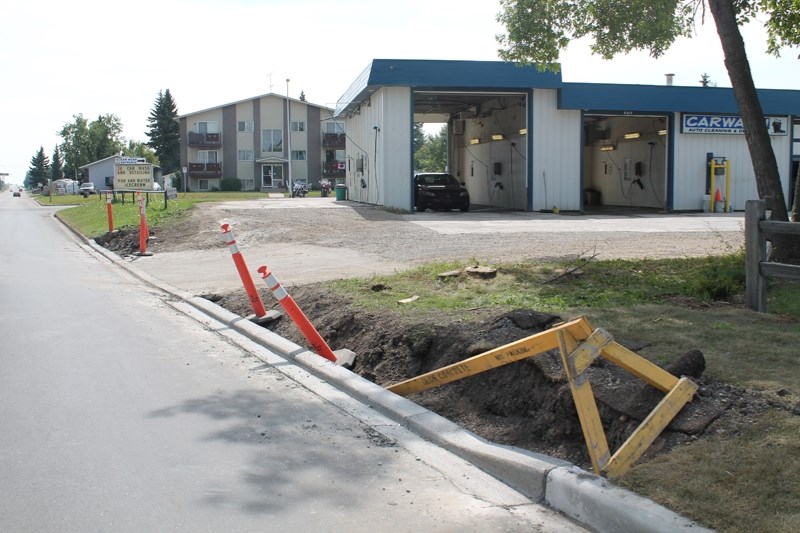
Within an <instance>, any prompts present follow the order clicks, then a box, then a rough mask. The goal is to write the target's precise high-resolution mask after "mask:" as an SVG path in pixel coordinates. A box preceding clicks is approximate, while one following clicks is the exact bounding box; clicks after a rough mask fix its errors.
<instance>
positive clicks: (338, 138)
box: [322, 133, 345, 150]
mask: <svg viewBox="0 0 800 533" xmlns="http://www.w3.org/2000/svg"><path fill="white" fill-rule="evenodd" d="M322 146H323V147H324V148H334V149H339V150H344V148H345V135H344V133H326V134H324V135H323V136H322Z"/></svg>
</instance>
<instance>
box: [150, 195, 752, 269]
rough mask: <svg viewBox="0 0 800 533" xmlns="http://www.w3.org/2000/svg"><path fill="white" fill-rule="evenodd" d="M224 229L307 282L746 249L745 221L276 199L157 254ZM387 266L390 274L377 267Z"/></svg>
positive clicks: (170, 235) (163, 246) (230, 211)
mask: <svg viewBox="0 0 800 533" xmlns="http://www.w3.org/2000/svg"><path fill="white" fill-rule="evenodd" d="M222 222H228V223H230V224H231V226H232V227H233V231H234V236H235V237H236V240H237V241H238V243H239V244H240V246H241V248H242V250H243V252H245V251H246V250H251V251H252V252H251V251H247V252H246V254H247V255H248V256H251V255H253V252H255V253H258V254H263V255H265V256H267V257H270V267H271V268H273V270H274V271H276V273H277V272H278V270H277V266H274V265H275V264H276V263H274V262H275V261H277V264H279V263H281V257H283V256H292V255H293V256H297V257H302V258H303V261H305V262H309V261H310V262H317V263H318V264H317V265H316V266H317V267H318V268H317V270H319V271H321V272H319V275H317V276H313V279H308V280H307V282H309V283H311V282H316V281H322V280H324V279H325V278H327V279H331V278H339V277H347V276H351V275H363V274H364V273H365V272H368V271H369V270H370V268H372V270H373V271H386V269H389V270H393V269H397V268H398V267H400V268H402V267H404V266H405V267H410V266H414V265H417V264H420V263H424V262H429V261H433V260H452V259H463V260H470V259H475V260H476V261H479V262H500V261H515V260H524V259H545V258H556V257H575V256H578V255H581V254H590V255H593V254H595V253H596V254H597V258H598V259H613V258H636V257H648V258H665V257H684V256H702V255H713V254H722V253H726V252H730V251H732V250H737V249H739V248H740V247H741V246H743V243H744V232H743V217H742V216H741V214H724V215H723V214H718V215H708V214H703V213H691V214H660V213H657V212H650V213H642V212H635V211H629V212H628V214H625V215H619V214H616V215H614V214H599V213H598V214H584V215H572V214H558V215H557V214H549V213H523V212H502V211H488V210H486V211H479V210H473V211H470V212H469V213H461V212H457V211H453V212H430V211H429V212H426V213H416V214H407V213H405V214H403V213H394V212H390V211H387V210H385V209H381V208H378V207H374V206H368V205H362V204H357V203H354V202H337V201H335V200H333V199H331V198H305V199H299V198H270V199H264V200H260V201H249V202H227V203H220V204H200V205H198V206H197V207H196V209H195V210H194V212H193V214H192V216H191V217H190V218H189V219H188V220H186V221H184V222H182V223H181V224H179V225H176V226H173V227H170V228H160V229H159V233H158V235H157V240H156V242H155V243H154V244H153V246H152V247H151V249H152V251H154V252H155V253H156V255H157V256H158V255H159V254H160V255H162V256H163V255H170V254H172V253H180V252H185V253H190V252H191V251H198V250H209V249H211V248H224V247H225V245H224V243H223V241H222V238H221V230H220V224H221V223H222ZM225 260H226V261H227V262H230V259H229V258H227V257H225ZM341 261H343V262H345V263H346V264H348V265H351V262H354V263H358V262H363V263H365V265H366V267H367V268H366V270H365V269H361V268H355V267H352V268H350V267H348V268H347V269H345V270H343V269H341V268H337V264H338V263H340V262H341ZM154 262H156V261H154ZM381 263H383V264H384V266H385V267H386V268H383V269H382V268H379V267H380V264H381ZM185 264H186V263H185V262H184V265H185ZM293 281H294V282H295V283H302V280H293Z"/></svg>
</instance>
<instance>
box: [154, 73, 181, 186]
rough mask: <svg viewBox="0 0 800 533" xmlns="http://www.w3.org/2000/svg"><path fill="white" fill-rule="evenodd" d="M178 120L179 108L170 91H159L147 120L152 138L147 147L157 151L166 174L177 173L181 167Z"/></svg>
mask: <svg viewBox="0 0 800 533" xmlns="http://www.w3.org/2000/svg"><path fill="white" fill-rule="evenodd" d="M177 118H178V106H177V105H176V104H175V100H173V99H172V94H170V92H169V89H166V90H164V91H163V92H161V91H159V92H158V97H157V98H156V101H155V104H154V105H153V109H152V110H151V111H150V116H149V118H148V119H147V123H148V126H149V129H148V130H147V136H148V137H149V138H150V142H148V143H147V145H148V146H149V147H150V148H152V149H153V150H154V151H155V154H156V156H157V157H158V162H159V165H161V169H162V171H163V172H164V174H170V173H172V172H175V171H176V170H179V169H180V166H181V136H180V125H179V124H178V121H177Z"/></svg>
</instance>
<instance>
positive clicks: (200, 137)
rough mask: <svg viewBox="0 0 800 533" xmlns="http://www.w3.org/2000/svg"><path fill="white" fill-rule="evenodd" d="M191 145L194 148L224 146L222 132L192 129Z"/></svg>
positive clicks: (190, 135) (190, 133)
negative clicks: (201, 131) (205, 131)
mask: <svg viewBox="0 0 800 533" xmlns="http://www.w3.org/2000/svg"><path fill="white" fill-rule="evenodd" d="M189 146H191V147H193V148H219V147H220V146H222V134H221V133H197V132H194V131H190V132H189Z"/></svg>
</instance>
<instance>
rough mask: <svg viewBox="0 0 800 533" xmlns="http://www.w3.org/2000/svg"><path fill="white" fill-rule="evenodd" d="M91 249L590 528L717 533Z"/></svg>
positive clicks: (96, 247)
mask: <svg viewBox="0 0 800 533" xmlns="http://www.w3.org/2000/svg"><path fill="white" fill-rule="evenodd" d="M88 245H89V246H90V247H91V248H92V249H93V250H94V251H96V252H97V253H99V254H100V255H102V256H104V257H106V258H107V259H109V260H110V261H112V262H113V263H115V264H117V265H119V266H120V267H122V268H124V269H125V270H127V271H128V272H129V273H131V274H132V275H134V276H135V277H137V278H139V279H141V280H142V281H144V282H146V283H148V284H150V285H152V286H154V287H157V288H158V289H160V290H162V291H164V292H166V293H168V294H171V295H173V296H175V297H178V298H180V299H182V300H184V301H185V302H186V303H187V304H189V305H191V306H192V307H194V308H195V309H197V310H198V311H200V312H202V313H203V314H205V315H207V316H210V317H212V318H213V319H215V320H217V321H218V322H221V323H223V324H225V325H227V326H228V327H229V328H231V329H233V330H235V331H237V332H239V333H241V334H242V335H244V336H245V337H247V338H248V339H250V340H252V341H253V342H255V343H257V344H259V345H261V346H263V347H264V348H267V349H268V350H270V351H272V352H275V353H276V354H277V355H279V356H281V357H285V358H287V359H289V360H291V361H293V362H294V363H296V364H297V365H298V366H299V367H301V368H302V369H304V370H305V371H307V372H309V373H310V374H312V375H314V376H315V377H317V378H320V379H323V380H325V381H326V382H328V383H330V384H331V385H333V386H334V387H336V388H337V389H339V390H341V391H342V392H345V393H347V394H348V395H349V396H351V397H353V398H355V399H357V400H359V401H361V402H362V403H364V404H366V405H367V406H368V407H371V408H373V409H375V410H376V411H378V412H380V413H381V414H383V415H385V416H387V417H389V418H390V419H392V420H394V421H395V422H397V423H399V424H402V425H404V426H406V427H407V428H408V429H410V430H411V431H412V432H414V433H416V434H417V435H419V436H421V437H423V438H425V439H427V440H428V441H430V442H432V443H434V444H436V445H438V446H440V447H441V448H443V449H445V450H448V451H450V452H451V453H453V454H455V455H456V456H458V457H461V458H462V459H465V460H466V461H469V462H470V463H472V464H474V465H475V466H477V467H478V468H480V469H481V470H483V471H485V472H487V473H488V474H490V475H492V476H493V477H495V478H497V479H499V480H501V481H502V482H504V483H506V484H507V485H509V486H510V487H512V488H514V489H515V490H517V491H519V492H520V493H522V494H523V495H525V496H526V497H528V498H530V499H532V500H533V501H535V502H538V503H545V504H546V505H548V506H549V507H550V508H552V509H554V510H556V511H559V512H561V513H563V514H564V515H565V516H568V517H570V518H572V519H573V520H575V521H576V522H578V523H580V524H582V525H584V526H586V527H588V528H590V529H591V530H594V531H601V532H606V531H607V532H614V533H649V532H652V533H666V532H674V531H682V530H689V529H691V530H692V531H711V530H709V529H706V528H704V527H702V526H700V525H699V524H697V523H695V522H692V521H691V520H689V519H686V518H684V517H682V516H680V515H678V514H676V513H674V512H672V511H670V510H668V509H666V508H664V507H661V506H660V505H658V504H656V503H654V502H652V501H650V500H648V499H646V498H643V497H641V496H639V495H637V494H634V493H632V492H630V491H627V490H625V489H622V488H620V487H617V486H615V485H613V484H611V483H610V482H609V481H608V480H606V479H605V478H602V477H599V476H596V475H594V474H592V473H590V472H586V471H585V470H582V469H580V468H578V467H577V466H575V465H572V464H571V463H568V462H566V461H561V460H559V459H555V458H552V457H549V456H546V455H543V454H538V453H533V452H529V451H527V450H522V449H519V448H514V447H511V446H502V445H498V444H494V443H491V442H489V441H486V440H485V439H483V438H481V437H479V436H477V435H475V434H474V433H472V432H470V431H468V430H465V429H463V428H462V427H460V426H459V425H457V424H455V423H454V422H452V421H450V420H448V419H446V418H444V417H442V416H440V415H438V414H436V413H434V412H432V411H429V410H428V409H426V408H424V407H422V406H420V405H417V404H416V403H414V402H412V401H410V400H408V399H406V398H403V397H402V396H398V395H396V394H394V393H392V392H389V391H387V390H386V389H384V388H383V387H380V386H379V385H376V384H375V383H372V382H371V381H368V380H366V379H364V378H362V377H361V376H359V375H357V374H354V373H353V372H351V371H349V370H347V369H345V368H342V367H340V366H336V365H335V364H333V363H331V362H330V361H328V360H327V359H325V358H323V357H321V356H319V355H317V354H315V353H313V352H311V351H309V350H307V349H305V348H303V347H301V346H299V345H297V344H295V343H293V342H291V341H289V340H288V339H285V338H283V337H281V336H279V335H277V334H275V333H273V332H272V331H270V330H268V329H265V328H263V327H261V326H258V325H256V324H254V323H253V322H251V321H249V320H247V319H246V318H243V317H241V316H239V315H237V314H234V313H231V312H230V311H228V310H227V309H224V308H222V307H220V306H218V305H217V304H215V303H213V302H211V301H209V300H206V299H205V298H201V297H198V296H195V295H192V294H189V293H187V292H185V291H182V290H180V289H177V288H176V287H173V286H171V285H168V284H166V283H163V282H161V281H160V280H158V279H156V278H153V277H152V276H150V275H148V274H146V273H145V272H142V271H141V270H139V269H138V268H136V267H135V265H132V264H130V263H129V262H127V261H125V260H124V259H123V258H121V257H119V256H118V255H117V254H115V253H113V252H111V251H109V250H107V249H105V248H103V247H102V246H99V245H97V244H96V243H95V242H94V241H88Z"/></svg>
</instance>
